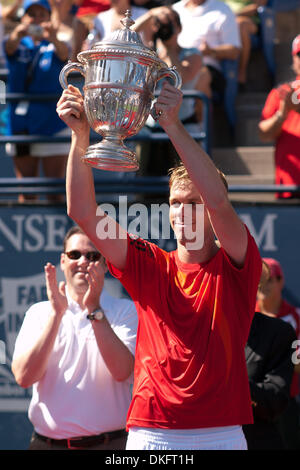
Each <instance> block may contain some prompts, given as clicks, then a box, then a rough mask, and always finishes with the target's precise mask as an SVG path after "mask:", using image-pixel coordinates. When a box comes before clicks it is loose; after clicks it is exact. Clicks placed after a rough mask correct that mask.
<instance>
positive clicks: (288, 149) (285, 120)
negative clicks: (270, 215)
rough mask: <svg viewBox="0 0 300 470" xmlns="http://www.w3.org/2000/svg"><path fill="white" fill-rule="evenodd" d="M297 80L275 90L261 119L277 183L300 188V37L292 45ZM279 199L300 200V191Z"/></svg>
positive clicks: (281, 194)
mask: <svg viewBox="0 0 300 470" xmlns="http://www.w3.org/2000/svg"><path fill="white" fill-rule="evenodd" d="M292 58H293V65H292V68H293V71H294V73H295V80H294V81H293V82H290V83H284V84H282V85H280V86H279V87H277V88H273V89H272V90H271V92H270V93H269V95H268V97H267V99H266V102H265V104H264V108H263V110H262V115H261V120H260V122H259V125H258V128H259V135H260V139H261V140H262V142H275V183H276V184H278V185H280V184H284V185H300V101H299V100H300V34H299V35H298V36H297V37H296V38H295V39H294V41H293V43H292ZM277 197H278V198H291V197H299V192H294V193H290V192H288V191H286V192H283V193H278V194H277Z"/></svg>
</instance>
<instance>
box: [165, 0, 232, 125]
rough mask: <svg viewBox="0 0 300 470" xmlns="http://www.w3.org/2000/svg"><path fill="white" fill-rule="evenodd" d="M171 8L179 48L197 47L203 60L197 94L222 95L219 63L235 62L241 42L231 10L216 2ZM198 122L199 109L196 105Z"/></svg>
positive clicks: (190, 0)
mask: <svg viewBox="0 0 300 470" xmlns="http://www.w3.org/2000/svg"><path fill="white" fill-rule="evenodd" d="M172 7H173V8H174V9H175V10H176V11H177V12H178V14H179V16H180V21H181V25H182V31H181V33H180V34H179V36H178V43H179V45H180V46H181V47H197V48H198V49H199V50H200V51H201V53H202V58H203V65H204V66H203V67H202V68H201V74H200V75H199V79H198V82H197V90H199V91H201V92H203V93H205V95H206V96H207V97H208V98H212V96H213V93H217V94H218V95H221V96H222V95H223V94H224V90H225V85H226V81H225V78H224V75H223V71H222V65H221V61H222V60H224V59H231V60H236V59H237V58H238V57H239V54H240V50H241V40H240V33H239V28H238V25H237V22H236V18H235V15H234V13H233V12H232V10H231V8H229V7H228V5H226V4H225V3H224V2H222V1H219V0H181V1H179V2H177V3H174V4H173V5H172ZM197 113H198V119H199V120H201V119H202V107H201V106H199V105H198V104H197Z"/></svg>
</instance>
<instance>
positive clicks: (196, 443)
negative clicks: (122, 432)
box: [126, 426, 247, 450]
mask: <svg viewBox="0 0 300 470" xmlns="http://www.w3.org/2000/svg"><path fill="white" fill-rule="evenodd" d="M126 450H247V441H246V438H245V436H244V433H243V429H242V427H241V426H224V427H216V428H203V429H157V428H141V427H132V428H130V429H129V433H128V438H127V444H126Z"/></svg>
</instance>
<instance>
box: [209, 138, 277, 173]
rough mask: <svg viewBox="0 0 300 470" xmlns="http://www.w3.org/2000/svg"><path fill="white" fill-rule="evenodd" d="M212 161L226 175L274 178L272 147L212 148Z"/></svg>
mask: <svg viewBox="0 0 300 470" xmlns="http://www.w3.org/2000/svg"><path fill="white" fill-rule="evenodd" d="M211 155H212V159H213V161H214V163H215V165H216V166H217V167H218V168H219V169H220V170H221V171H223V172H224V173H225V174H226V175H228V176H230V175H231V176H232V175H239V176H241V175H244V176H245V175H247V176H255V177H258V178H262V177H266V176H267V178H269V176H270V175H271V176H272V178H274V157H273V155H274V147H273V146H253V147H234V148H233V147H228V148H219V147H217V148H213V149H212V154H211Z"/></svg>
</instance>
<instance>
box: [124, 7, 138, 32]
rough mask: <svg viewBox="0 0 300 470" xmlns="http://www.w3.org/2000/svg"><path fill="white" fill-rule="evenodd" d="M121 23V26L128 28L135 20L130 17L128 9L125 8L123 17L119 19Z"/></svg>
mask: <svg viewBox="0 0 300 470" xmlns="http://www.w3.org/2000/svg"><path fill="white" fill-rule="evenodd" d="M121 23H122V25H123V26H125V28H126V29H130V26H132V25H133V24H134V23H135V21H134V20H133V19H132V18H131V11H130V10H126V13H125V18H124V19H123V20H121Z"/></svg>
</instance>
